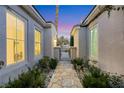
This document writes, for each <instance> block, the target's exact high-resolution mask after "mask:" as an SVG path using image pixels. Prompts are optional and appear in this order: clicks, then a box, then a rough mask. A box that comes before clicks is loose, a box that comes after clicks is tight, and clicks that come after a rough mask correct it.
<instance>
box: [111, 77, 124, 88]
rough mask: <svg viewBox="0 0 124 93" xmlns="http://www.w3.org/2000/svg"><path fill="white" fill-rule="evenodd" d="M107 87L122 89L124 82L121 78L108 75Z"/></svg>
mask: <svg viewBox="0 0 124 93" xmlns="http://www.w3.org/2000/svg"><path fill="white" fill-rule="evenodd" d="M109 85H110V87H112V88H124V80H123V79H122V77H121V76H117V75H110V77H109Z"/></svg>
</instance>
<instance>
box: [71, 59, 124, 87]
mask: <svg viewBox="0 0 124 93" xmlns="http://www.w3.org/2000/svg"><path fill="white" fill-rule="evenodd" d="M71 62H72V64H73V65H74V68H75V69H76V71H77V73H78V74H80V75H79V76H81V77H79V78H80V79H81V81H82V85H83V86H84V87H86V88H110V87H112V88H113V87H114V88H119V87H121V88H122V87H124V80H123V79H122V77H121V76H117V75H111V74H110V73H106V72H103V71H102V70H101V69H100V68H97V67H95V66H93V65H90V64H89V60H83V59H81V58H76V59H74V60H72V61H71ZM93 63H96V62H93ZM81 70H82V71H83V73H80V71H81ZM82 74H84V75H82ZM82 76H83V77H82Z"/></svg>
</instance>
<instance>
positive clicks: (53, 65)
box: [49, 58, 58, 69]
mask: <svg viewBox="0 0 124 93" xmlns="http://www.w3.org/2000/svg"><path fill="white" fill-rule="evenodd" d="M57 63H58V60H57V59H53V58H51V60H50V61H49V66H50V68H51V69H55V68H56V66H57Z"/></svg>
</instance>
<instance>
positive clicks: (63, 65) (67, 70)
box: [48, 55, 82, 88]
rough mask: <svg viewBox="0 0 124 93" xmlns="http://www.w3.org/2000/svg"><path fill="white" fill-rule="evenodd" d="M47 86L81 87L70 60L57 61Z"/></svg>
mask: <svg viewBox="0 0 124 93" xmlns="http://www.w3.org/2000/svg"><path fill="white" fill-rule="evenodd" d="M66 57H67V55H66ZM66 59H67V58H66ZM48 88H82V85H81V83H80V80H79V78H78V76H77V73H76V71H75V70H74V68H73V65H72V64H71V62H70V61H60V62H59V63H58V66H57V68H56V70H55V73H54V75H53V76H52V79H51V81H50V83H49V85H48Z"/></svg>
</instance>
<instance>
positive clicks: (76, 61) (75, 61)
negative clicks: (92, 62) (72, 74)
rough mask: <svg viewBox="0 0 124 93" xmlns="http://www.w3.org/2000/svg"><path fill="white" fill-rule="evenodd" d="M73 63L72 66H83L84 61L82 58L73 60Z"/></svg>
mask: <svg viewBox="0 0 124 93" xmlns="http://www.w3.org/2000/svg"><path fill="white" fill-rule="evenodd" d="M71 62H72V64H76V65H80V66H82V65H83V62H84V61H83V59H81V58H76V59H74V60H72V61H71Z"/></svg>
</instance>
